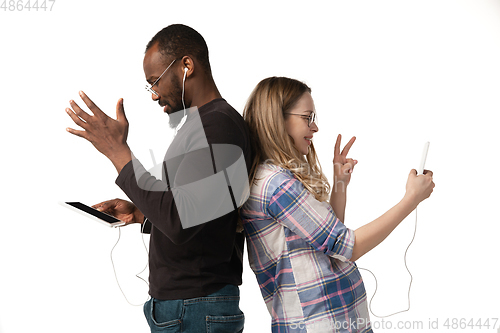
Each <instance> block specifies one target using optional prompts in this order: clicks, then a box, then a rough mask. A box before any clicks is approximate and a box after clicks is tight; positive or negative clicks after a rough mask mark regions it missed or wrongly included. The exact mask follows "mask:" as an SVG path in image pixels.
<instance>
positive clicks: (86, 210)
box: [61, 201, 125, 228]
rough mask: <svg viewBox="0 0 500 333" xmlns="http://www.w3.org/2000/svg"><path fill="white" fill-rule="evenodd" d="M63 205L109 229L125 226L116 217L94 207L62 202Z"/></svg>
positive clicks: (75, 202)
mask: <svg viewBox="0 0 500 333" xmlns="http://www.w3.org/2000/svg"><path fill="white" fill-rule="evenodd" d="M61 204H62V205H63V206H65V207H67V208H69V209H71V210H73V211H75V212H77V213H80V214H83V215H85V216H87V217H90V218H91V219H93V220H95V221H97V222H99V223H102V224H104V225H107V226H108V227H111V228H115V227H119V226H122V225H125V222H123V221H121V220H118V219H117V218H116V217H113V216H111V215H108V214H105V213H103V212H100V211H98V210H97V209H94V208H92V207H89V206H87V205H85V204H82V203H81V202H77V201H74V202H61Z"/></svg>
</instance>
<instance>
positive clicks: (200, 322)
mask: <svg viewBox="0 0 500 333" xmlns="http://www.w3.org/2000/svg"><path fill="white" fill-rule="evenodd" d="M239 302H240V290H239V288H238V287H237V286H233V285H229V284H228V285H226V286H225V287H224V288H222V289H220V290H219V291H217V292H215V293H213V294H210V295H208V296H205V297H197V298H190V299H179V300H166V301H162V300H158V299H155V298H151V299H150V300H149V301H147V302H146V303H145V304H144V315H145V316H146V319H147V321H148V324H149V327H150V328H151V332H169V333H203V332H207V333H208V332H210V333H240V332H243V324H244V323H245V316H244V314H243V312H241V310H240V308H239Z"/></svg>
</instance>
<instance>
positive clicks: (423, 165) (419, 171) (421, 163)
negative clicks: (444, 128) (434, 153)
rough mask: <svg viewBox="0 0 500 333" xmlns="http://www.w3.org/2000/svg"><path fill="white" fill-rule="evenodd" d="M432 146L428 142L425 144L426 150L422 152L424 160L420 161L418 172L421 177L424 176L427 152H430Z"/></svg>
mask: <svg viewBox="0 0 500 333" xmlns="http://www.w3.org/2000/svg"><path fill="white" fill-rule="evenodd" d="M430 144H431V143H430V142H426V143H425V144H424V150H423V151H422V158H421V160H420V167H419V168H418V170H417V171H418V174H419V175H423V174H424V168H425V160H427V152H428V151H429V145H430Z"/></svg>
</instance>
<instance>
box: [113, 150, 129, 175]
mask: <svg viewBox="0 0 500 333" xmlns="http://www.w3.org/2000/svg"><path fill="white" fill-rule="evenodd" d="M108 158H109V159H110V160H111V162H112V163H113V165H114V166H115V168H116V171H118V173H120V172H121V171H122V169H123V167H124V166H125V165H127V163H128V162H130V161H131V160H132V151H131V150H130V148H129V147H128V145H125V146H124V147H123V148H122V149H120V150H119V151H117V152H115V153H114V154H113V155H111V156H108Z"/></svg>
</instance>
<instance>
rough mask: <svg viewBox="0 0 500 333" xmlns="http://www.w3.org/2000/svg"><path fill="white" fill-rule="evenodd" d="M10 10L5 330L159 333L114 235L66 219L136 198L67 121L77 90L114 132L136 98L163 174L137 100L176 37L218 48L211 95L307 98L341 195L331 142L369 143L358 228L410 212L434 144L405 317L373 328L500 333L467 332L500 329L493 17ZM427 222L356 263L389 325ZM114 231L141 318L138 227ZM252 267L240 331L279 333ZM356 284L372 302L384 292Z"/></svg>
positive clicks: (132, 112) (207, 9)
mask: <svg viewBox="0 0 500 333" xmlns="http://www.w3.org/2000/svg"><path fill="white" fill-rule="evenodd" d="M39 2H40V0H39ZM3 3H4V4H5V6H4V7H2V8H0V29H1V34H0V41H1V44H0V45H1V48H2V49H1V55H0V73H1V75H0V92H1V98H0V112H1V114H2V117H1V119H2V121H1V122H0V124H1V125H0V126H1V129H2V130H1V131H0V135H1V140H0V142H1V152H2V160H1V161H2V163H1V168H2V169H1V171H2V175H3V179H2V182H1V184H2V185H1V186H2V187H1V188H2V190H3V192H4V194H3V198H4V199H3V200H2V207H3V209H2V215H3V218H2V220H3V221H2V227H1V232H0V267H1V268H0V271H1V274H0V279H1V280H0V332H2V333H17V332H28V331H35V330H36V331H44V332H45V331H46V332H54V333H57V332H96V333H97V332H146V331H148V327H147V324H146V321H145V319H144V317H143V314H142V307H133V306H130V305H129V304H128V303H127V302H126V300H125V299H124V297H123V295H122V294H121V293H120V290H119V288H118V286H117V283H116V281H115V277H114V274H113V269H112V266H111V261H110V250H111V248H112V247H113V245H114V244H115V242H116V239H117V237H118V230H115V229H107V228H106V227H104V226H101V225H100V224H98V223H96V222H93V221H92V220H90V219H86V218H85V217H82V216H80V215H78V214H75V213H73V212H71V211H69V210H67V209H64V208H62V207H60V206H59V205H58V204H57V203H58V201H62V200H66V201H67V200H77V201H81V202H84V203H87V204H94V203H97V202H100V201H104V200H107V199H112V198H115V197H119V198H126V197H125V195H124V194H123V193H122V192H121V190H120V189H119V188H118V187H117V186H116V185H115V184H114V181H115V178H116V176H117V175H116V171H115V169H114V167H113V166H112V164H111V163H110V162H109V161H108V160H107V159H106V158H105V157H104V156H102V155H101V154H100V153H99V152H97V151H96V150H95V149H94V147H93V146H92V145H91V144H90V143H88V142H86V141H85V140H83V139H80V138H77V137H75V136H72V135H70V134H68V133H67V132H66V131H65V128H66V127H68V126H70V127H74V126H75V125H74V124H73V123H72V121H71V119H70V118H69V117H68V116H67V115H66V113H65V112H64V109H65V108H66V107H67V106H69V103H68V101H69V100H70V99H75V100H76V101H77V102H78V101H80V99H79V97H78V91H79V90H83V91H85V92H86V93H87V94H88V95H89V97H90V98H92V99H93V100H94V102H96V104H97V105H99V106H100V107H101V109H103V110H104V111H105V112H106V113H107V114H108V115H110V116H113V117H115V105H116V102H117V100H118V99H119V98H120V97H123V98H124V105H125V112H126V115H127V117H128V119H129V122H130V132H129V139H128V142H129V145H130V146H131V148H132V150H133V151H134V153H135V154H136V155H137V156H138V157H139V158H140V159H141V160H142V161H143V162H144V163H145V164H146V166H147V165H148V163H151V164H152V162H151V160H150V154H149V150H150V149H152V150H153V151H154V152H155V156H156V157H157V159H158V158H161V156H163V152H164V151H165V149H166V147H167V146H168V144H169V142H170V140H171V139H172V136H173V131H171V130H170V129H169V128H168V126H167V121H168V120H167V116H166V115H164V114H162V110H161V108H160V107H159V106H158V105H157V104H156V103H153V102H152V101H151V99H150V95H149V94H148V93H147V92H146V91H145V90H144V86H145V84H146V82H145V78H144V73H143V70H142V59H143V55H144V49H145V46H146V44H147V42H148V41H149V40H150V39H151V37H152V36H153V35H154V34H155V33H156V32H157V31H159V30H160V29H162V28H163V27H165V26H167V25H169V24H173V23H183V24H186V25H189V26H191V27H193V28H195V29H196V30H198V31H199V32H200V33H201V34H202V35H203V36H204V37H205V39H206V41H207V44H208V47H209V50H210V59H211V64H212V71H213V74H214V78H215V81H216V83H217V85H218V88H219V90H220V91H221V93H222V95H223V97H224V98H226V100H227V101H228V102H229V103H230V104H232V105H233V106H234V107H235V108H236V109H237V110H239V111H240V112H241V111H242V109H243V106H244V104H245V101H246V98H247V97H248V95H249V94H250V92H251V91H252V89H253V88H254V86H255V85H256V84H257V83H258V82H259V81H260V80H261V79H263V78H266V77H269V76H275V75H276V76H288V77H292V78H296V79H300V80H303V81H305V82H306V83H307V84H308V85H309V86H310V87H311V88H312V91H313V93H312V94H313V98H314V99H315V104H316V109H317V113H318V115H319V128H320V130H319V132H318V133H317V134H316V135H315V141H314V142H315V145H316V147H317V150H318V154H319V157H320V161H321V163H322V166H323V168H324V170H325V172H326V174H327V175H328V176H329V179H330V180H331V178H332V177H331V174H332V165H331V160H332V158H333V146H334V143H335V139H336V136H337V134H339V133H341V134H342V135H343V138H344V143H346V142H347V140H348V139H349V138H350V137H351V136H353V135H355V136H356V137H357V141H356V143H355V144H354V146H353V148H352V149H351V153H350V155H351V156H352V157H353V158H356V159H358V160H359V164H358V165H357V166H356V168H355V172H354V174H353V177H352V180H351V184H350V185H349V190H348V204H347V211H346V221H345V223H346V225H348V226H349V227H351V228H354V229H355V228H357V227H359V226H361V225H363V224H365V223H367V222H370V221H372V220H373V219H375V218H377V217H378V216H380V215H381V214H382V213H383V212H385V211H386V210H388V209H389V208H390V207H392V206H393V205H394V204H396V203H397V202H398V201H399V200H400V199H401V198H402V196H403V194H404V190H405V183H406V179H407V175H408V173H409V171H410V169H412V168H417V167H418V164H419V160H420V155H421V150H422V147H423V144H424V142H425V141H430V142H431V145H430V150H429V155H428V159H427V161H428V163H427V168H429V169H432V170H433V171H434V180H435V183H436V188H435V191H434V193H433V194H432V196H431V197H430V199H428V200H426V201H425V202H423V203H422V204H421V205H420V206H419V211H418V217H419V220H418V228H417V234H416V238H415V241H414V243H413V245H412V246H411V247H410V250H409V251H408V256H407V262H408V266H409V268H410V270H411V272H412V274H413V277H414V280H413V285H412V289H411V309H410V311H408V312H405V313H402V314H399V315H396V316H393V317H390V318H386V319H384V320H382V319H379V318H376V317H375V316H372V317H371V319H372V322H373V325H374V328H375V331H376V332H389V331H393V330H394V329H395V328H397V325H400V327H399V329H398V331H404V332H429V331H433V330H434V331H445V330H447V329H449V330H450V331H451V330H453V328H456V330H457V331H463V332H466V331H467V332H476V331H477V332H494V331H496V329H497V328H498V327H499V326H500V323H498V322H497V323H496V327H489V328H486V327H479V326H476V327H471V326H468V327H462V328H463V329H461V327H460V324H459V323H461V322H463V320H466V322H467V323H470V320H471V319H472V320H474V323H477V322H478V320H481V323H483V322H486V320H487V319H490V324H493V323H494V319H493V318H499V317H500V306H499V299H500V291H499V288H498V281H500V273H499V270H498V255H499V252H500V251H499V241H498V240H499V231H500V226H499V222H500V219H499V214H498V212H497V208H496V204H497V202H498V199H499V195H498V192H497V189H498V188H499V185H500V181H499V173H498V171H497V169H498V165H499V164H500V163H499V162H500V159H499V154H498V144H499V142H500V134H499V131H498V124H499V121H498V111H499V110H500V98H499V92H500V61H499V60H498V59H500V1H498V0H469V1H462V0H432V1H431V0H420V1H415V0H412V1H402V0H393V1H389V0H380V1H368V0H359V1H338V0H335V1H328V2H326V1H307V2H296V1H252V2H246V3H242V2H229V1H227V2H223V1H206V2H205V1H192V2H180V1H177V2H174V1H142V2H139V1H81V0H74V1H63V0H56V1H55V2H54V3H51V2H47V6H49V5H53V6H52V10H48V9H47V10H46V11H43V10H39V11H35V10H33V9H32V10H30V11H28V10H27V8H25V7H22V6H21V7H16V8H15V9H12V8H14V7H10V5H11V3H14V1H4V2H3ZM15 3H16V4H17V3H19V1H16V2H15ZM26 3H27V2H26V1H24V4H26ZM31 5H33V1H32V3H31ZM19 8H23V9H22V10H19ZM11 9H12V10H11ZM80 104H83V103H80ZM414 217H415V216H414V214H412V215H410V217H408V218H407V219H406V220H405V221H404V222H403V223H402V224H401V225H400V226H399V227H398V228H397V229H396V230H395V231H394V233H393V234H391V235H390V236H389V237H388V239H387V240H386V241H384V242H383V243H382V244H381V245H380V246H379V247H377V248H376V249H375V250H373V251H372V252H370V253H369V254H367V255H366V256H365V257H363V258H361V259H360V260H359V262H358V265H359V266H360V267H365V268H369V269H370V270H372V271H373V272H374V273H375V274H376V276H377V279H378V292H377V296H376V297H375V299H374V300H373V303H372V310H373V311H374V312H375V314H377V315H386V314H390V313H393V312H397V311H399V310H403V309H405V308H406V307H407V290H408V285H409V282H410V278H409V275H408V273H407V272H406V269H405V266H404V262H403V254H404V251H405V249H406V247H407V245H408V243H409V242H410V240H411V237H412V235H413V230H414V223H415V221H414ZM121 231H122V239H121V241H120V243H119V244H118V246H117V247H116V249H115V252H114V254H113V255H114V259H115V265H116V269H117V273H118V278H119V281H120V283H121V285H122V288H123V290H124V292H125V294H126V295H127V297H128V298H129V300H130V301H131V302H132V303H142V302H144V301H145V300H146V298H147V286H146V285H145V284H144V283H143V282H142V281H140V280H139V279H137V278H136V277H135V274H136V273H138V272H139V271H141V269H143V268H144V265H145V264H146V262H147V257H146V253H145V250H144V247H143V245H142V240H141V236H140V233H139V227H138V226H130V227H127V228H122V230H121ZM145 241H146V242H147V241H148V238H147V236H146V237H145ZM244 267H245V268H244V269H245V271H244V276H243V279H244V283H243V285H242V287H241V294H242V300H241V308H242V310H243V311H244V312H245V315H246V327H245V332H250V333H252V332H269V331H270V317H269V314H268V313H267V310H266V307H265V305H264V302H263V300H262V298H261V296H260V291H259V289H258V286H257V282H256V280H255V278H254V275H253V273H252V271H251V269H250V268H249V266H248V261H247V259H245V266H244ZM362 274H363V277H364V280H365V285H366V289H367V293H368V297H369V298H370V297H371V295H373V292H374V289H375V281H374V279H373V277H372V276H371V275H370V274H368V273H366V272H365V271H362ZM141 276H143V277H147V272H146V273H143V274H141ZM447 320H448V328H447V327H446V326H444V325H445V324H446V321H447ZM436 323H437V324H438V327H436ZM454 323H456V326H455V327H452V325H453V324H454ZM481 325H482V324H481Z"/></svg>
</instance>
